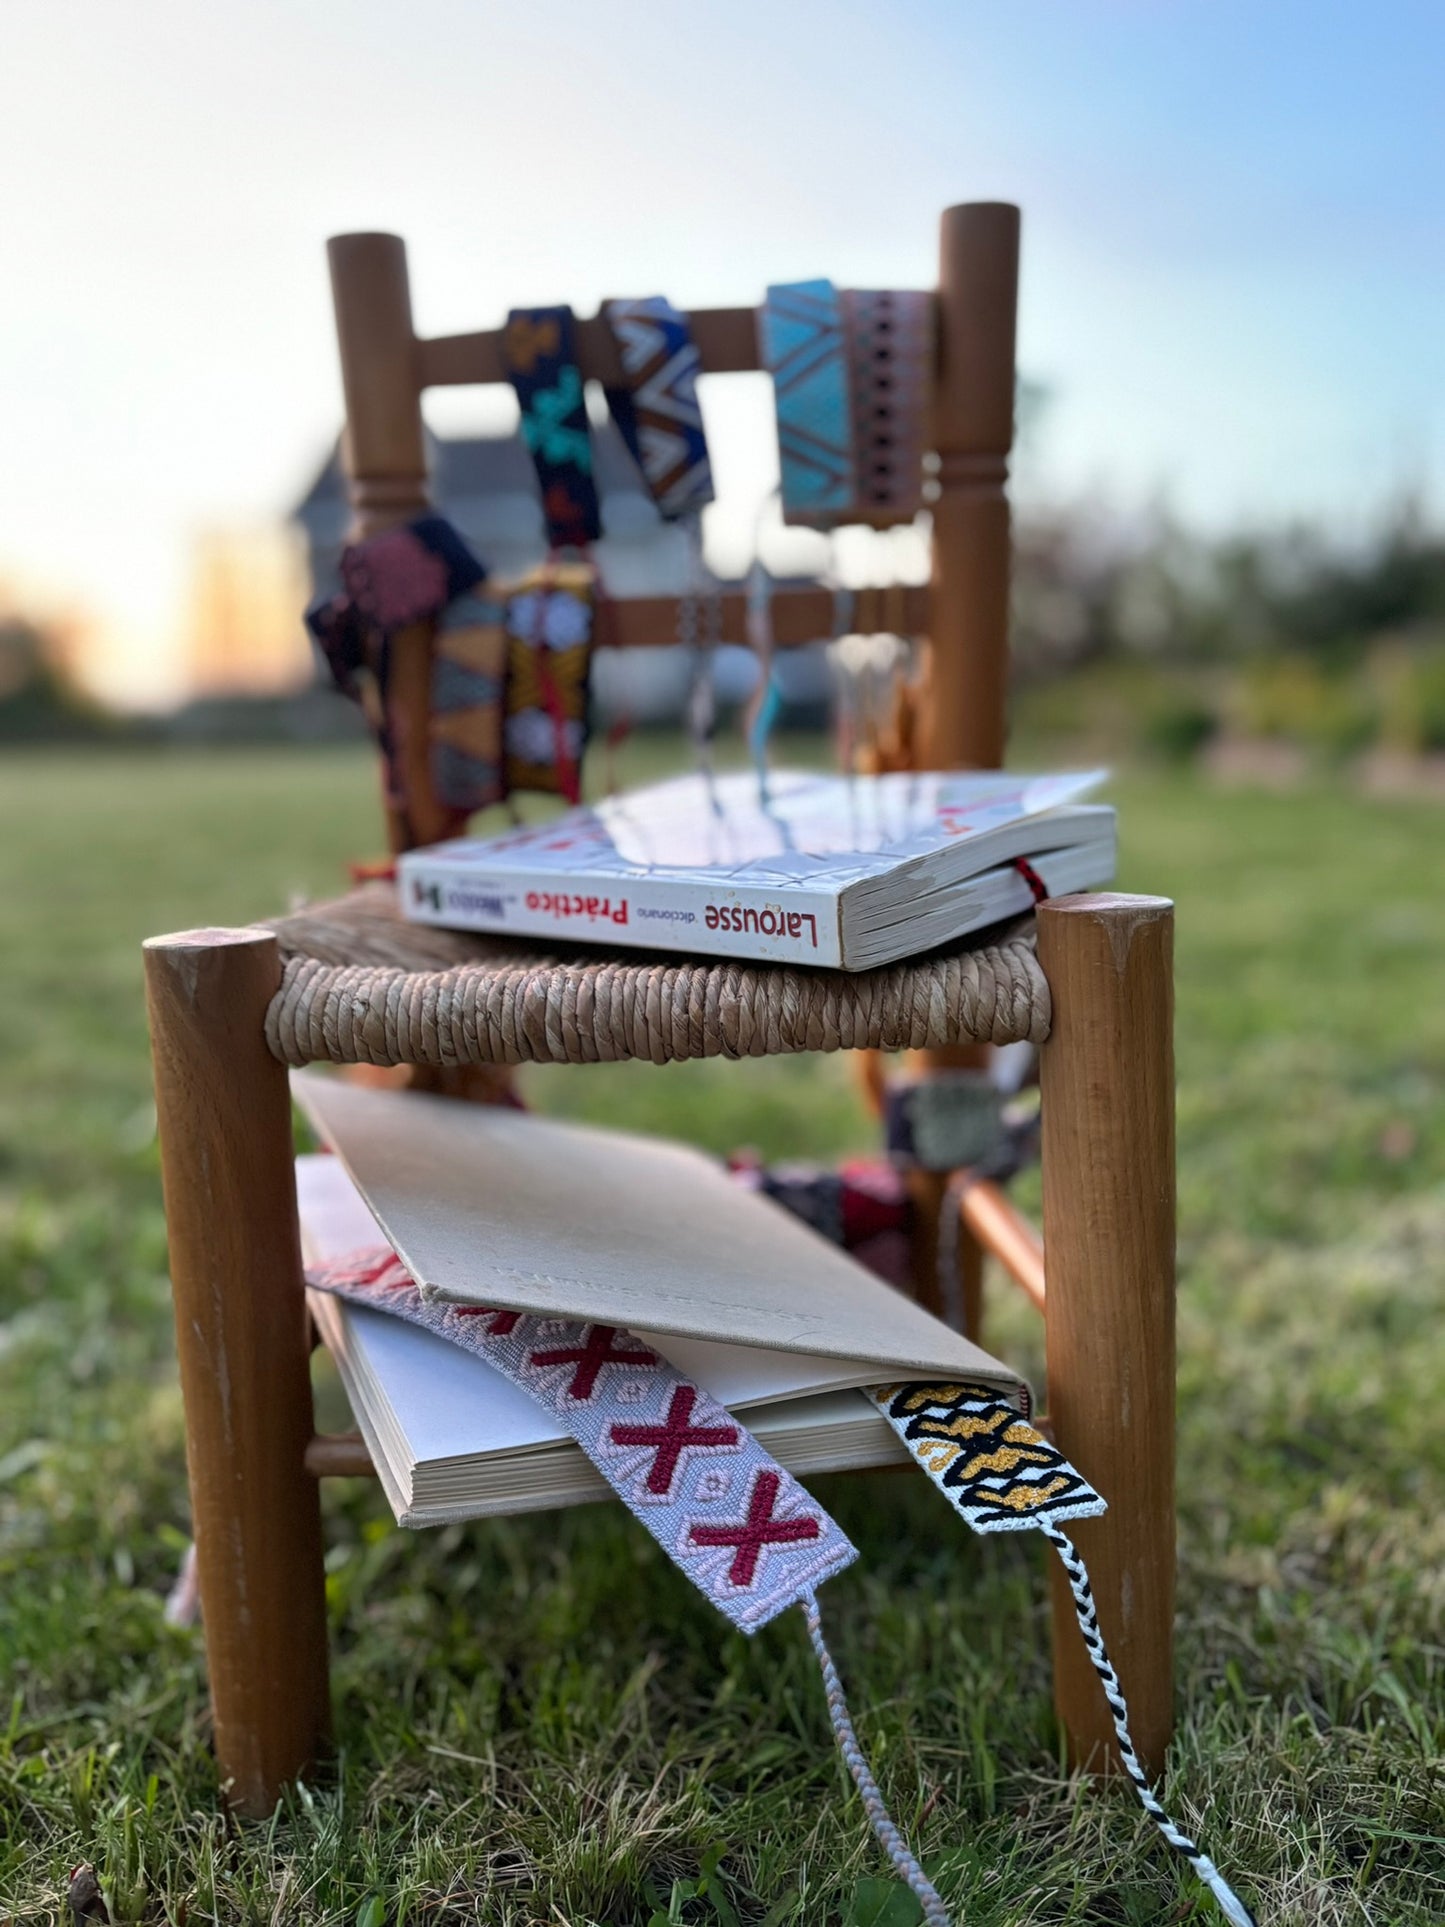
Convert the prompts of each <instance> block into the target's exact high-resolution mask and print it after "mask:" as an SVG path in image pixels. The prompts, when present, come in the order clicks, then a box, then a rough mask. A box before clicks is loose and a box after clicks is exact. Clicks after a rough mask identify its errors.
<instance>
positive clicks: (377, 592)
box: [306, 515, 487, 696]
mask: <svg viewBox="0 0 1445 1927" xmlns="http://www.w3.org/2000/svg"><path fill="white" fill-rule="evenodd" d="M486 579H487V572H486V570H485V569H484V568H483V567H482V565H481V563H480V562H479V561H478V560H477V558H476V557H475V556H474V555H473V554H472V552H471V550H470V549H469V548H468V547H467V545H466V543H465V542H464V541H463V540H462V538H461V536H460V535H458V534H457V532H456V530H455V529H454V528H453V527H452V525H451V523H450V522H448V521H447V520H446V519H445V518H444V517H443V516H440V515H418V516H417V517H415V519H414V520H412V521H410V522H407V523H405V524H403V525H402V526H401V527H399V528H394V529H383V530H382V531H381V533H380V534H379V535H373V536H369V537H368V538H367V540H366V541H364V542H353V543H351V544H350V545H349V546H348V547H347V548H345V549H343V551H342V554H341V589H340V592H339V593H338V594H336V595H332V596H320V597H318V598H317V600H316V601H315V602H313V603H312V604H311V607H310V608H309V609H308V610H307V611H306V627H307V628H308V629H309V630H310V631H311V634H312V636H313V637H314V638H315V640H316V642H317V644H318V646H319V647H320V649H321V653H322V654H323V655H324V656H325V658H326V662H327V666H328V668H329V669H330V671H331V676H332V680H333V681H334V682H335V684H336V686H337V688H338V689H339V690H341V692H342V693H343V695H347V696H357V695H358V694H359V693H360V680H359V679H360V675H361V672H362V671H364V670H369V671H370V672H371V673H372V674H373V675H375V676H377V677H378V679H379V680H380V679H381V678H382V677H383V675H384V656H385V645H386V643H387V642H388V641H389V640H390V639H391V637H392V636H394V635H395V634H396V632H397V631H398V630H399V629H405V628H407V627H408V626H409V625H410V624H411V623H414V622H426V621H430V620H431V618H432V617H433V616H435V615H437V614H439V613H440V611H441V610H443V609H444V608H445V607H446V606H447V604H448V603H449V602H451V601H453V600H454V599H455V598H456V597H457V596H462V595H466V594H468V593H469V592H470V591H471V590H473V589H475V588H476V587H477V586H478V585H479V584H480V583H482V582H485V581H486Z"/></svg>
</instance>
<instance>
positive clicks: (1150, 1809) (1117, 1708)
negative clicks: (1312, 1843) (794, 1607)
mask: <svg viewBox="0 0 1445 1927" xmlns="http://www.w3.org/2000/svg"><path fill="white" fill-rule="evenodd" d="M1039 1530H1040V1531H1041V1532H1042V1533H1043V1535H1044V1537H1045V1538H1046V1539H1047V1540H1048V1541H1049V1543H1050V1544H1051V1545H1052V1546H1053V1548H1054V1551H1055V1552H1057V1553H1058V1555H1059V1559H1060V1562H1061V1563H1062V1565H1063V1568H1064V1572H1065V1573H1066V1574H1067V1576H1068V1581H1069V1591H1070V1592H1071V1593H1072V1594H1073V1596H1074V1611H1075V1613H1076V1614H1077V1616H1078V1621H1079V1630H1080V1632H1081V1633H1082V1634H1083V1635H1084V1646H1085V1649H1086V1650H1087V1652H1088V1655H1089V1660H1090V1663H1091V1664H1092V1666H1093V1668H1094V1671H1095V1672H1096V1673H1097V1674H1098V1675H1099V1683H1100V1684H1101V1685H1102V1687H1103V1689H1104V1698H1105V1699H1106V1700H1107V1701H1108V1702H1109V1712H1110V1714H1111V1716H1112V1718H1113V1721H1114V1733H1115V1736H1116V1737H1117V1739H1118V1742H1119V1754H1120V1757H1121V1758H1122V1760H1123V1762H1124V1771H1125V1772H1126V1773H1127V1774H1128V1776H1129V1778H1130V1780H1131V1781H1132V1782H1133V1785H1134V1791H1135V1792H1136V1793H1137V1794H1138V1796H1139V1804H1140V1806H1141V1807H1143V1809H1144V1811H1145V1812H1146V1813H1147V1814H1148V1816H1149V1818H1150V1819H1151V1820H1152V1821H1153V1822H1154V1824H1155V1826H1156V1827H1158V1829H1159V1831H1160V1833H1162V1834H1163V1836H1164V1838H1165V1839H1166V1840H1167V1841H1168V1842H1169V1845H1170V1846H1171V1847H1173V1849H1174V1851H1175V1852H1176V1853H1178V1854H1182V1855H1183V1857H1184V1858H1185V1859H1186V1860H1187V1861H1188V1862H1189V1863H1190V1865H1191V1866H1192V1867H1193V1868H1194V1871H1195V1872H1196V1873H1197V1874H1198V1876H1199V1878H1200V1879H1201V1880H1202V1881H1203V1882H1204V1884H1205V1885H1206V1886H1207V1887H1208V1888H1209V1891H1210V1892H1211V1893H1212V1894H1213V1895H1214V1898H1215V1899H1216V1900H1217V1901H1218V1902H1219V1905H1220V1908H1221V1910H1222V1911H1223V1913H1224V1917H1225V1919H1226V1920H1228V1921H1229V1922H1230V1923H1231V1927H1257V1923H1256V1921H1255V1917H1254V1915H1253V1914H1252V1913H1251V1912H1250V1911H1249V1909H1248V1908H1247V1907H1246V1906H1245V1904H1244V1902H1243V1901H1242V1900H1241V1899H1240V1898H1239V1896H1238V1895H1237V1894H1236V1893H1235V1891H1234V1889H1233V1888H1232V1887H1231V1886H1230V1885H1229V1883H1228V1881H1227V1880H1226V1879H1225V1878H1224V1875H1223V1874H1222V1873H1221V1872H1220V1871H1219V1869H1218V1867H1216V1866H1215V1864H1214V1862H1213V1861H1212V1860H1211V1859H1210V1858H1209V1855H1208V1854H1207V1853H1205V1852H1204V1851H1203V1850H1202V1849H1201V1848H1200V1847H1198V1846H1197V1845H1196V1844H1195V1843H1194V1841H1192V1840H1191V1839H1190V1838H1189V1835H1188V1834H1187V1833H1181V1832H1180V1830H1179V1828H1178V1827H1176V1826H1175V1824H1174V1822H1173V1821H1172V1820H1171V1819H1170V1818H1169V1815H1168V1814H1167V1813H1166V1812H1165V1811H1164V1809H1163V1807H1162V1806H1160V1804H1159V1801H1158V1798H1157V1796H1156V1795H1155V1792H1154V1789H1153V1788H1152V1787H1151V1786H1150V1784H1149V1780H1148V1777H1147V1775H1146V1774H1145V1772H1144V1768H1143V1766H1142V1765H1141V1764H1140V1761H1139V1755H1138V1754H1137V1753H1136V1752H1135V1751H1134V1742H1133V1740H1132V1738H1131V1737H1130V1734H1129V1707H1128V1704H1127V1702H1126V1701H1125V1698H1124V1689H1123V1687H1122V1686H1120V1684H1119V1675H1118V1674H1117V1673H1116V1672H1115V1671H1114V1664H1113V1661H1112V1660H1111V1659H1110V1658H1109V1655H1108V1653H1107V1651H1106V1650H1105V1647H1104V1636H1103V1634H1102V1633H1101V1632H1100V1630H1099V1615H1098V1612H1097V1610H1096V1609H1095V1606H1094V1590H1093V1587H1092V1586H1091V1585H1090V1584H1089V1573H1088V1569H1087V1567H1086V1566H1085V1565H1084V1562H1083V1560H1082V1559H1081V1558H1080V1557H1079V1554H1078V1552H1077V1550H1076V1548H1075V1546H1074V1543H1073V1541H1072V1540H1071V1539H1070V1538H1069V1536H1068V1534H1067V1533H1064V1532H1060V1530H1059V1528H1058V1527H1057V1526H1054V1525H1050V1524H1048V1523H1047V1521H1041V1522H1040V1525H1039ZM803 1603H804V1605H805V1606H806V1605H807V1603H808V1602H807V1601H806V1600H805V1601H804V1602H803Z"/></svg>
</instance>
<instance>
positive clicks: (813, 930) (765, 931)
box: [703, 903, 818, 950]
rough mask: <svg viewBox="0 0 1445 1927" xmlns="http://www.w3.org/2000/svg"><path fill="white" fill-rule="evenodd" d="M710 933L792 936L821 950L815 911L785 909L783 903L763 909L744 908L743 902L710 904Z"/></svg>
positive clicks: (705, 915) (707, 918)
mask: <svg viewBox="0 0 1445 1927" xmlns="http://www.w3.org/2000/svg"><path fill="white" fill-rule="evenodd" d="M703 922H704V923H705V924H706V925H707V927H708V929H709V930H730V931H732V932H733V933H734V934H735V935H737V936H748V937H789V938H791V940H792V941H793V942H794V943H801V942H802V941H803V939H804V938H805V937H806V938H807V941H808V943H809V944H810V945H811V946H812V948H813V949H814V950H816V949H817V948H818V920H817V918H816V917H815V916H814V915H813V912H812V911H811V910H785V909H784V908H783V907H782V905H781V904H778V903H769V904H765V905H764V906H763V908H762V909H761V910H754V909H752V908H751V907H749V908H746V909H745V908H744V907H743V905H742V904H740V903H710V904H708V906H707V908H706V910H705V911H704V912H703Z"/></svg>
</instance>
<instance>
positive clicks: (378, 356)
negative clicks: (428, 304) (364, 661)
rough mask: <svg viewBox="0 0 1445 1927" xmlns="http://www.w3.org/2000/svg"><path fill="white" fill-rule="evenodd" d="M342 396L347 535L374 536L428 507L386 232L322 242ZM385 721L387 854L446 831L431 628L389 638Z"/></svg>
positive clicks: (405, 336) (401, 293)
mask: <svg viewBox="0 0 1445 1927" xmlns="http://www.w3.org/2000/svg"><path fill="white" fill-rule="evenodd" d="M326 254H327V259H328V260H329V262H330V264H331V297H332V302H333V304H334V306H335V309H336V341H337V347H338V349H339V350H340V355H341V384H342V388H343V390H344V392H345V396H346V436H345V444H344V447H345V457H346V477H347V487H348V490H349V493H350V498H351V510H352V533H353V535H354V536H358V537H359V536H367V535H375V534H376V533H377V532H378V531H379V530H381V529H385V528H389V527H391V526H392V525H393V524H394V523H397V522H407V521H410V520H411V518H412V517H413V516H414V515H420V514H421V513H422V511H423V510H424V509H425V508H426V507H427V506H428V494H427V471H426V439H425V434H424V431H423V427H422V416H421V373H420V354H419V349H418V343H417V339H416V335H415V332H414V330H413V328H412V319H411V289H410V286H409V283H408V281H407V272H406V243H405V242H404V241H403V240H402V239H401V238H400V236H399V235H395V234H337V235H333V237H332V238H331V240H329V241H328V242H327V244H326ZM387 716H388V720H389V722H390V725H391V728H392V732H393V735H394V737H395V739H396V754H397V760H398V763H399V765H400V769H401V774H402V794H401V796H399V797H394V796H388V798H387V799H386V802H387V821H388V826H389V834H390V838H391V847H392V850H393V851H399V850H407V849H411V848H413V847H414V846H415V845H417V844H419V843H434V842H436V841H437V840H438V838H440V837H442V836H445V835H446V834H447V832H448V829H449V828H450V824H449V821H448V818H447V814H446V812H445V811H444V810H443V809H441V808H440V807H439V805H438V804H437V801H436V798H435V795H434V794H433V790H432V780H431V762H430V741H429V730H430V717H431V629H430V625H428V624H423V623H419V624H417V625H416V626H415V627H413V628H410V629H403V630H402V631H401V632H400V634H399V635H397V636H395V637H394V638H393V639H392V645H391V682H390V687H389V689H388V691H387Z"/></svg>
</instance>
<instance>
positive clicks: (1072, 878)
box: [398, 770, 1115, 970]
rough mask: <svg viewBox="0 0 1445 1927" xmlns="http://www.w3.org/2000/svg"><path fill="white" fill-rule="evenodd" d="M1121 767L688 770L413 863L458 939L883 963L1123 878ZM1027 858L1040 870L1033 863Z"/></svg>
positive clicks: (402, 874)
mask: <svg viewBox="0 0 1445 1927" xmlns="http://www.w3.org/2000/svg"><path fill="white" fill-rule="evenodd" d="M1104 774H1105V772H1103V771H1102V770H1088V771H1080V772H1074V773H1068V774H1060V775H1048V776H1016V775H1013V774H1010V773H1006V772H1001V771H993V770H984V771H968V772H963V773H960V774H947V773H942V774H940V773H910V772H901V773H897V774H893V775H888V776H872V777H862V776H857V777H844V776H820V775H815V774H809V773H807V772H801V771H781V772H778V773H775V774H773V775H771V776H769V778H768V779H767V783H766V785H765V786H764V785H762V784H760V783H759V781H758V778H757V777H756V775H753V774H745V775H733V776H723V777H718V778H716V779H713V778H709V777H705V776H701V775H694V776H682V777H678V778H676V779H674V780H673V781H671V782H666V783H658V784H655V785H653V786H652V787H651V788H647V789H640V790H634V791H631V792H629V793H627V794H624V795H621V796H616V797H611V798H609V799H608V800H607V801H605V802H601V803H597V804H595V805H592V806H589V807H586V808H582V809H575V810H569V811H568V812H567V813H566V814H565V815H563V816H560V817H556V818H554V819H553V820H552V821H551V822H548V823H543V824H533V825H528V826H525V827H523V828H519V829H514V830H512V831H510V832H508V833H507V834H505V835H502V836H494V837H474V838H468V837H462V838H458V839H456V840H454V841H452V842H449V843H439V844H434V845H432V846H431V847H430V848H427V849H421V850H412V851H409V852H408V853H407V854H406V855H405V856H403V857H402V858H401V859H400V862H399V865H398V882H399V886H400V893H401V908H402V911H403V914H404V915H406V916H407V917H410V918H412V919H413V920H414V921H416V922H420V923H434V924H442V925H446V926H448V927H449V928H452V929H458V930H484V931H502V932H512V933H514V934H517V935H523V936H549V937H554V938H555V937H565V938H568V939H575V940H578V941H581V942H584V943H587V942H592V943H605V944H607V945H609V946H612V947H615V946H617V945H629V946H634V947H637V948H641V949H648V950H682V951H692V952H697V953H701V954H703V955H710V956H720V957H747V958H752V959H755V960H758V961H763V962H768V963H789V964H793V963H802V964H819V965H830V966H832V967H834V968H841V969H843V970H868V969H871V968H873V967H875V966H876V965H879V964H888V963H894V962H896V961H897V960H898V959H899V958H902V957H912V956H918V955H920V954H921V953H923V952H925V951H928V950H932V949H935V948H936V947H937V946H938V945H940V944H945V943H952V942H955V941H956V940H957V939H958V938H960V937H964V936H967V935H968V934H969V933H970V932H972V931H975V930H982V929H984V928H985V927H986V926H988V925H989V924H992V923H997V922H999V921H1001V920H1002V919H1004V918H1007V917H1012V916H1017V915H1019V914H1021V913H1022V912H1024V911H1026V910H1029V909H1031V908H1032V906H1033V904H1034V903H1035V902H1036V901H1038V899H1039V898H1040V897H1041V896H1044V895H1047V896H1060V895H1062V894H1064V893H1065V892H1066V891H1070V890H1085V889H1092V888H1094V887H1096V886H1097V885H1099V884H1103V883H1107V882H1109V881H1110V880H1111V879H1112V877H1113V874H1114V859H1115V834H1114V812H1113V810H1112V809H1110V808H1108V807H1106V806H1103V805H1099V804H1093V805H1090V804H1085V803H1081V802H1080V800H1079V799H1080V798H1081V797H1083V796H1085V795H1087V794H1088V793H1089V791H1091V790H1092V789H1094V788H1095V787H1096V786H1097V785H1098V784H1099V783H1100V782H1101V781H1102V780H1103V777H1104ZM1021 860H1022V862H1021Z"/></svg>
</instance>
